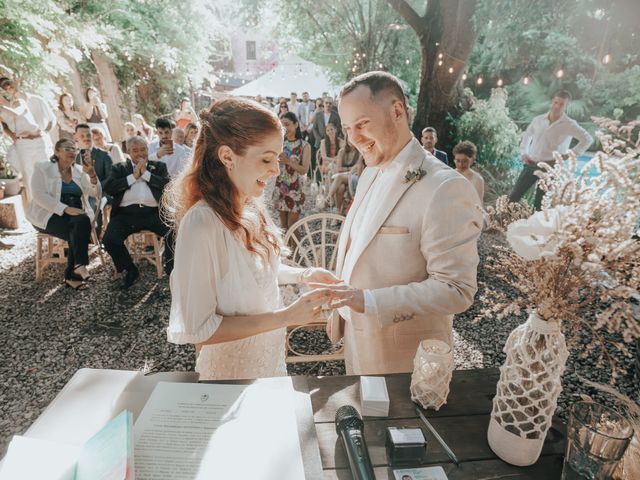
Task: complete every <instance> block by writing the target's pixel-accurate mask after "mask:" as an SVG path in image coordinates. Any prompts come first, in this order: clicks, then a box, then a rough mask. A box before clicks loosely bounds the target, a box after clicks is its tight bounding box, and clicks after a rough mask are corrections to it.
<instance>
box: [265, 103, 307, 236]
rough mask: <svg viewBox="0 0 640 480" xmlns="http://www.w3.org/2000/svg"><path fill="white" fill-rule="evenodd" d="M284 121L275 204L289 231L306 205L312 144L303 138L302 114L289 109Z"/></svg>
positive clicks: (281, 220) (274, 197) (281, 221)
mask: <svg viewBox="0 0 640 480" xmlns="http://www.w3.org/2000/svg"><path fill="white" fill-rule="evenodd" d="M280 121H281V122H282V126H283V127H284V128H285V130H286V134H285V137H284V148H283V151H282V153H281V154H280V156H279V162H280V175H278V178H276V187H275V189H274V191H273V200H274V202H273V207H274V208H275V209H276V210H277V211H278V212H279V213H280V226H281V227H282V230H283V231H285V232H286V231H287V230H288V229H289V228H290V227H291V225H293V224H294V223H296V222H297V221H298V219H299V218H300V213H301V212H302V206H303V205H304V200H305V198H304V193H303V192H302V179H303V178H304V176H305V175H306V174H307V170H309V163H310V162H311V146H310V145H309V144H308V143H307V142H305V141H304V140H303V139H302V132H301V131H300V124H299V122H298V117H296V115H295V113H293V112H286V113H285V114H283V115H282V117H281V119H280Z"/></svg>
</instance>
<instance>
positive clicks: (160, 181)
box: [102, 136, 173, 289]
mask: <svg viewBox="0 0 640 480" xmlns="http://www.w3.org/2000/svg"><path fill="white" fill-rule="evenodd" d="M127 151H128V152H129V155H130V156H131V160H127V161H126V162H125V163H117V164H115V165H114V166H113V167H112V168H111V175H110V176H109V178H108V179H107V181H106V182H105V184H104V190H105V192H106V193H108V194H109V195H112V196H113V205H112V208H111V221H110V222H109V226H108V227H107V231H106V233H105V234H104V238H103V239H102V243H103V244H104V248H105V249H106V250H107V252H108V253H109V255H111V258H112V259H113V263H114V264H115V266H116V271H117V272H118V273H123V274H124V275H123V283H122V288H123V289H127V288H129V287H130V286H131V285H133V283H134V282H135V281H136V280H137V279H138V276H139V275H140V274H139V272H138V268H137V267H136V266H135V265H134V264H133V260H132V259H131V255H130V254H129V251H128V250H127V247H126V246H125V244H124V242H125V240H126V239H127V237H128V236H129V235H131V234H133V233H136V232H140V231H141V230H150V231H152V232H154V233H156V234H157V235H160V236H166V237H167V238H166V239H165V249H164V253H163V262H164V268H165V272H166V273H167V274H170V273H171V269H172V268H173V242H172V236H171V229H170V228H169V227H168V226H166V225H165V224H164V223H163V222H162V220H161V219H160V212H159V210H158V204H159V202H160V198H161V197H162V192H163V191H164V188H165V186H166V185H167V183H169V174H168V172H167V166H166V165H165V164H164V163H163V162H157V161H152V160H149V151H148V149H147V142H146V140H145V139H144V138H142V137H139V136H135V137H131V138H130V139H129V140H127Z"/></svg>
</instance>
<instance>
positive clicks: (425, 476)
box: [393, 467, 447, 480]
mask: <svg viewBox="0 0 640 480" xmlns="http://www.w3.org/2000/svg"><path fill="white" fill-rule="evenodd" d="M393 475H394V477H395V478H396V480H447V474H446V473H444V470H443V469H442V467H423V468H405V469H402V470H394V471H393Z"/></svg>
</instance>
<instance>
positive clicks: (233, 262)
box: [167, 201, 298, 380]
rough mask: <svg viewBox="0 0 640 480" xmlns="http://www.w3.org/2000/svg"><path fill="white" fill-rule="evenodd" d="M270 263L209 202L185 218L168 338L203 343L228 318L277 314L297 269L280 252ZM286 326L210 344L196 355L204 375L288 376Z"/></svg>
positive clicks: (177, 252)
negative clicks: (282, 294) (284, 286)
mask: <svg viewBox="0 0 640 480" xmlns="http://www.w3.org/2000/svg"><path fill="white" fill-rule="evenodd" d="M271 258H272V260H271V262H270V263H269V264H268V265H264V264H263V262H262V261H261V260H260V259H259V257H257V256H255V255H252V254H251V253H250V252H249V251H248V250H246V248H245V247H244V244H243V243H242V242H241V240H240V239H238V238H237V237H236V236H235V235H233V234H232V233H231V232H230V231H229V229H228V228H227V227H226V226H225V225H224V224H223V223H222V221H221V220H220V218H219V217H218V216H217V215H216V213H215V212H214V211H213V210H212V209H211V208H210V207H209V206H208V205H207V204H206V203H205V202H204V201H200V202H198V203H197V204H195V205H194V206H193V207H192V208H191V209H190V210H189V211H188V212H187V214H186V215H185V217H184V218H183V219H182V221H181V223H180V228H179V230H178V237H177V241H176V250H175V267H174V270H173V272H172V274H171V280H170V283H171V314H170V318H169V327H168V329H167V337H168V339H169V341H170V342H173V343H180V344H183V343H194V344H195V343H201V342H204V341H205V340H207V339H208V338H210V337H211V336H212V335H213V333H214V332H215V330H216V329H217V328H218V326H219V325H220V322H221V320H222V317H232V316H238V315H252V314H258V313H265V312H271V311H274V310H276V309H278V308H279V307H280V305H281V302H280V295H279V289H278V281H280V283H287V282H294V281H295V279H296V275H297V273H298V272H297V270H296V269H292V268H290V267H286V266H284V265H281V264H280V259H279V258H278V257H277V256H276V255H272V256H271ZM284 339H285V329H284V328H283V329H278V330H273V331H271V332H267V333H262V334H259V335H255V336H252V337H249V338H245V339H242V340H236V341H233V342H225V343H219V344H215V345H205V346H204V347H202V349H201V350H200V355H199V356H198V358H197V360H196V371H198V372H199V373H200V378H201V379H203V380H214V379H215V380H221V379H244V378H261V377H274V376H283V375H286V374H287V369H286V364H285V346H284Z"/></svg>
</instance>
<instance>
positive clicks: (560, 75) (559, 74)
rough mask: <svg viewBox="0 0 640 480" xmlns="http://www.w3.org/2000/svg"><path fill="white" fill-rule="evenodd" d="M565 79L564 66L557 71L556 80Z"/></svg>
mask: <svg viewBox="0 0 640 480" xmlns="http://www.w3.org/2000/svg"><path fill="white" fill-rule="evenodd" d="M562 77H564V65H563V66H561V67H560V68H559V69H558V70H557V71H556V78H562Z"/></svg>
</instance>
